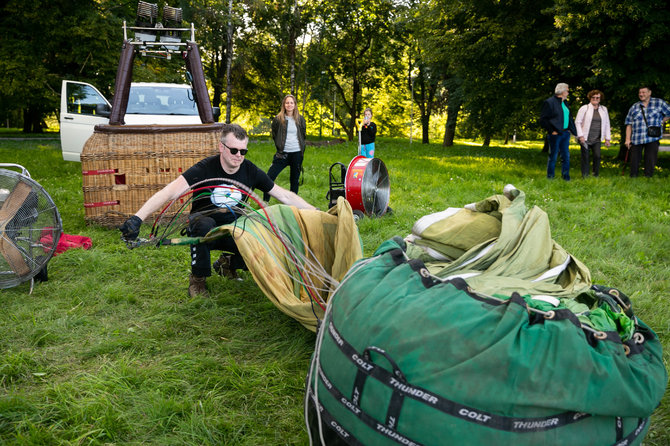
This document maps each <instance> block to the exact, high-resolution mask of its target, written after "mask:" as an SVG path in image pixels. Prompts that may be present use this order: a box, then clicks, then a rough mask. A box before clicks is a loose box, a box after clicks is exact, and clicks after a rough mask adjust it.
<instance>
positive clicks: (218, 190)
mask: <svg viewBox="0 0 670 446" xmlns="http://www.w3.org/2000/svg"><path fill="white" fill-rule="evenodd" d="M182 176H183V177H184V178H185V179H186V182H187V183H188V185H189V186H191V188H193V185H194V184H196V183H199V182H201V181H205V180H209V179H215V180H212V181H205V182H204V183H202V184H198V186H197V187H196V189H199V188H201V187H208V186H216V187H211V188H207V189H203V190H199V191H197V192H195V193H194V195H195V199H194V200H193V204H192V206H191V214H194V213H196V212H203V211H211V210H216V209H226V208H228V207H230V208H232V207H233V206H237V204H238V201H246V200H247V198H248V197H247V196H246V195H245V194H243V193H242V192H240V191H239V190H237V189H236V186H235V185H234V184H233V183H226V181H225V180H226V179H231V180H234V181H237V182H238V183H241V184H244V185H245V186H247V187H249V188H250V189H259V190H260V191H262V192H270V190H271V189H272V188H273V187H274V182H273V181H272V180H271V179H270V177H269V176H268V175H267V174H266V173H265V172H263V171H262V170H261V169H259V168H258V167H257V166H256V165H255V164H254V163H252V162H251V161H249V160H247V159H245V160H244V161H242V164H241V165H240V168H239V169H238V170H237V172H235V173H234V174H229V173H226V171H225V170H223V167H221V159H220V155H214V156H210V157H209V158H205V159H204V160H202V161H199V162H198V163H197V164H195V165H194V166H192V167H191V168H189V169H188V170H187V171H186V172H184V173H183V174H182ZM231 186H232V188H231ZM224 216H225V217H224ZM231 217H232V218H231ZM215 218H216V217H215ZM221 218H222V219H223V220H228V221H226V222H225V223H229V222H231V221H232V220H234V219H235V218H234V217H233V216H232V215H231V214H230V213H225V214H223V215H221ZM218 220H219V219H218V218H217V221H218ZM219 224H224V223H222V222H219Z"/></svg>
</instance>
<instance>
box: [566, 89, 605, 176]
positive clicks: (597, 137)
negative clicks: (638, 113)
mask: <svg viewBox="0 0 670 446" xmlns="http://www.w3.org/2000/svg"><path fill="white" fill-rule="evenodd" d="M586 97H587V98H588V99H589V103H588V104H586V105H582V107H581V108H580V109H579V111H578V112H577V117H576V118H575V125H576V126H577V141H578V142H579V145H580V146H581V148H582V149H581V150H582V178H586V177H588V176H589V167H590V166H589V164H590V163H589V152H591V153H593V176H595V177H597V176H598V174H599V173H600V143H601V142H602V140H605V145H606V146H607V147H609V146H610V140H611V139H612V134H611V129H610V116H609V114H608V113H607V108H605V106H604V105H600V102H601V101H602V100H603V99H604V98H605V95H603V93H602V92H601V91H600V90H591V91H589V92H588V94H587V95H586Z"/></svg>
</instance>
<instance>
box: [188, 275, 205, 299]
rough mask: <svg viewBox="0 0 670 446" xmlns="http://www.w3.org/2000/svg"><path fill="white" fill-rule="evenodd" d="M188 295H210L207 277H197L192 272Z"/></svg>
mask: <svg viewBox="0 0 670 446" xmlns="http://www.w3.org/2000/svg"><path fill="white" fill-rule="evenodd" d="M188 295H189V296H191V297H209V291H207V277H197V276H194V275H193V274H191V275H190V276H189V283H188Z"/></svg>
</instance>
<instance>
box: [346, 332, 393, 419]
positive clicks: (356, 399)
mask: <svg viewBox="0 0 670 446" xmlns="http://www.w3.org/2000/svg"><path fill="white" fill-rule="evenodd" d="M371 351H374V352H377V353H379V354H380V355H382V356H383V357H384V358H386V360H387V361H388V362H389V364H391V367H392V368H393V375H394V376H396V377H397V378H398V380H400V381H402V382H405V375H403V373H402V371H401V370H400V367H398V364H396V362H395V361H394V360H393V358H391V357H390V356H389V355H388V354H387V353H386V352H385V351H384V350H382V349H381V348H379V347H375V346H374V345H372V346H370V347H368V348H366V349H365V350H363V360H364V361H365V362H366V363H372V358H371V357H370V352H371ZM367 377H368V375H367V374H366V373H363V371H361V370H360V369H359V370H358V372H357V373H356V378H355V379H354V388H353V390H352V392H351V401H352V402H353V403H354V404H355V405H356V406H359V405H360V404H359V403H360V399H361V396H362V395H363V386H365V380H366V379H367ZM403 401H404V396H403V394H402V393H400V392H398V391H397V390H393V394H392V396H391V402H390V403H389V407H388V410H387V412H386V425H387V426H388V427H390V428H391V429H393V428H395V426H396V425H397V424H398V417H399V416H400V411H401V409H402V403H403Z"/></svg>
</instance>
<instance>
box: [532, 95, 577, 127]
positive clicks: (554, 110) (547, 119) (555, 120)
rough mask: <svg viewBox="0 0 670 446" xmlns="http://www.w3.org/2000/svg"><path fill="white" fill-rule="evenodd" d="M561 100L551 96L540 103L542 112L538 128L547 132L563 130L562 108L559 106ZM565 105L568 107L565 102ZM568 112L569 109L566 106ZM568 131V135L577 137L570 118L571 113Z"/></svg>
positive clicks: (573, 123) (573, 122) (572, 120)
mask: <svg viewBox="0 0 670 446" xmlns="http://www.w3.org/2000/svg"><path fill="white" fill-rule="evenodd" d="M561 102H563V100H562V99H561V98H559V97H558V96H552V97H550V98H549V99H547V100H545V101H544V102H543V103H542V111H541V112H540V126H542V128H543V129H545V130H546V131H547V132H549V133H551V132H562V131H563V130H564V129H563V107H562V106H561ZM565 105H568V104H567V102H566V104H565ZM568 110H570V107H569V106H568ZM568 130H570V133H572V134H573V135H575V136H577V127H575V120H574V119H573V118H572V112H570V115H569V117H568Z"/></svg>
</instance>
